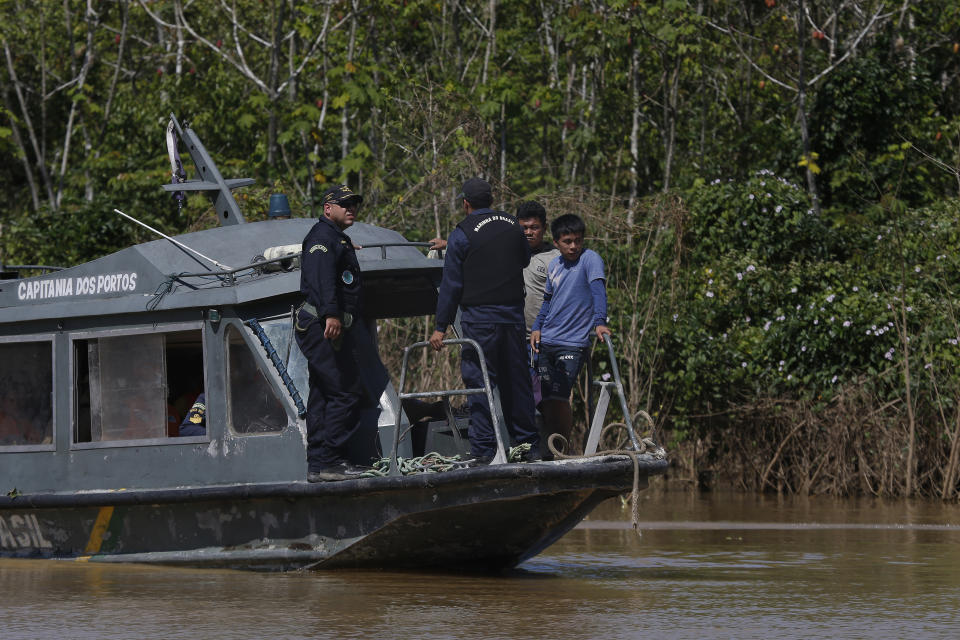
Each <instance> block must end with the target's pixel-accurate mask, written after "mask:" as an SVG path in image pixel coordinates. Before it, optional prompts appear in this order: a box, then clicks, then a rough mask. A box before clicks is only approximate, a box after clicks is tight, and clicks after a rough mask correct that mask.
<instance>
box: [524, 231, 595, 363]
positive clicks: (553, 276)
mask: <svg viewBox="0 0 960 640" xmlns="http://www.w3.org/2000/svg"><path fill="white" fill-rule="evenodd" d="M605 279H606V278H605V276H604V273H603V258H601V257H600V255H599V254H598V253H597V252H596V251H593V250H592V249H584V251H583V253H581V254H580V257H579V258H577V260H576V262H568V261H567V260H565V259H564V258H563V256H557V257H556V258H554V259H553V260H552V261H551V262H550V266H548V267H547V286H546V288H545V291H544V297H545V298H548V299H549V302H545V303H544V307H545V309H546V312H547V313H546V315H544V314H543V309H542V310H541V313H540V316H538V317H537V321H536V323H534V326H533V328H534V329H539V330H540V341H541V342H543V343H544V344H551V345H560V346H565V347H587V346H589V345H590V333H591V331H593V328H594V327H596V326H597V325H598V324H604V323H606V308H603V309H602V310H601V309H598V308H597V306H598V305H596V304H595V303H594V296H593V294H592V293H591V286H590V285H591V283H592V282H595V281H597V280H599V281H600V283H599V284H602V282H603V281H604V280H605ZM603 302H604V303H605V302H606V300H604V301H603ZM603 306H604V307H606V305H605V304H604V305H603Z"/></svg>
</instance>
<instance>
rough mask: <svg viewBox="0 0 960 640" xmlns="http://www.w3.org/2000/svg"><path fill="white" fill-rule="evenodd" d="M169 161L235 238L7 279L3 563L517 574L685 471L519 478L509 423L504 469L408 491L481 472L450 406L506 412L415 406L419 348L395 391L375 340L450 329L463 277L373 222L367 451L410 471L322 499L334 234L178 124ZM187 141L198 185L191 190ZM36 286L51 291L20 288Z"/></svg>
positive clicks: (641, 469)
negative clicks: (323, 326)
mask: <svg viewBox="0 0 960 640" xmlns="http://www.w3.org/2000/svg"><path fill="white" fill-rule="evenodd" d="M167 143H168V150H169V152H170V157H171V166H172V170H173V175H174V180H173V183H172V184H169V185H164V188H165V189H167V190H168V191H171V192H172V193H174V194H175V195H178V196H180V197H182V195H183V194H184V193H185V192H187V191H201V192H205V193H206V194H207V195H209V197H210V199H211V201H212V202H213V205H214V206H215V208H216V212H217V215H218V217H219V219H220V223H221V225H220V226H219V227H218V228H214V229H209V230H205V231H198V232H195V233H188V234H184V235H180V236H177V237H175V238H169V237H166V236H164V237H163V238H159V239H157V240H154V241H151V242H146V243H143V244H139V245H136V246H133V247H130V248H127V249H124V250H122V251H118V252H116V253H114V254H112V255H109V256H106V257H103V258H100V259H97V260H93V261H91V262H88V263H85V264H82V265H79V266H75V267H71V268H68V269H57V268H53V267H38V266H29V265H28V266H22V267H9V266H7V267H2V266H0V274H2V279H0V557H27V558H59V559H73V560H78V561H90V562H142V563H162V564H171V565H190V566H219V567H233V568H245V569H265V570H285V569H298V568H328V567H344V566H349V567H468V568H469V567H473V568H480V569H496V568H505V567H511V566H514V565H516V564H518V563H520V562H522V561H524V560H525V559H527V558H530V557H532V556H534V555H536V554H537V553H539V552H540V551H541V550H543V549H544V548H546V547H547V546H548V545H550V544H551V543H553V542H554V541H556V540H557V539H559V538H560V537H561V536H562V535H563V534H564V533H566V532H567V531H569V530H570V529H571V528H572V527H574V526H575V525H576V524H577V523H579V522H580V521H581V520H582V519H583V518H584V517H585V516H586V515H587V514H588V513H589V512H590V511H591V510H592V509H593V508H594V507H595V506H596V505H597V504H598V503H599V502H601V501H603V500H605V499H607V498H610V497H612V496H617V495H620V494H623V493H624V492H627V491H630V490H631V488H632V489H633V490H634V491H636V490H637V489H638V488H643V487H645V486H646V484H647V477H648V476H650V475H655V474H659V473H663V472H664V471H665V469H666V466H667V462H666V460H665V459H664V456H663V453H662V450H656V451H644V450H645V448H646V447H645V445H644V444H643V443H642V442H638V441H637V439H636V437H635V436H634V435H633V432H632V430H631V432H630V435H631V440H632V443H633V446H632V450H631V451H630V452H625V453H623V454H615V455H596V454H595V455H592V456H584V457H581V458H576V459H563V460H557V461H553V462H538V463H512V462H509V461H508V460H507V451H508V450H509V446H508V445H509V442H508V441H507V440H506V436H505V434H504V429H503V428H502V418H501V419H500V421H498V424H497V427H496V428H497V436H498V452H497V456H496V458H495V459H494V461H493V463H492V464H490V465H484V466H477V467H467V466H466V465H459V464H457V463H455V462H454V463H452V464H450V465H447V467H448V468H449V470H446V471H443V472H419V473H404V471H405V470H404V469H402V467H403V464H402V463H403V462H404V460H405V459H406V460H409V459H410V458H411V457H415V456H416V455H418V454H420V453H423V451H421V450H420V449H424V448H425V449H426V450H428V451H438V452H440V453H443V454H447V455H450V456H453V455H454V454H458V453H459V454H465V453H466V448H467V445H465V438H464V437H463V435H464V434H465V430H466V428H468V425H467V424H466V423H467V419H466V418H464V417H462V416H455V415H454V413H453V411H451V410H450V407H449V402H448V398H449V397H451V396H454V395H465V394H469V393H486V394H488V397H489V398H490V399H491V400H492V401H493V404H494V406H497V405H498V403H497V401H496V395H495V390H494V389H491V388H490V385H489V384H487V385H486V387H485V388H484V389H453V390H441V391H410V392H406V393H404V392H403V386H404V377H405V368H406V362H407V357H408V356H409V353H410V351H411V350H412V349H418V348H423V347H425V346H426V344H425V343H418V344H416V345H411V347H408V348H407V350H406V351H405V352H404V357H403V361H404V370H402V371H400V372H392V373H393V375H391V372H389V371H387V369H386V367H385V366H384V365H383V362H382V360H381V358H380V356H379V353H378V345H377V339H376V330H375V323H376V321H377V320H378V319H385V318H398V317H406V316H422V315H429V314H432V313H433V311H434V310H435V305H436V298H437V285H438V283H439V280H440V276H441V270H442V262H441V261H439V260H436V259H429V258H427V257H426V256H425V255H424V254H423V246H424V244H425V243H410V242H406V241H405V240H404V238H403V237H402V236H401V235H400V234H398V233H396V232H394V231H391V230H388V229H383V228H378V227H375V226H372V225H369V224H364V223H361V222H358V223H356V224H355V225H353V226H352V227H351V228H350V229H349V231H348V233H349V235H350V237H351V238H352V239H353V240H354V242H355V244H356V245H358V246H361V247H362V248H361V249H360V250H358V252H357V255H358V258H359V262H360V267H361V270H362V273H363V279H364V291H365V309H364V311H365V317H364V318H363V319H362V320H360V321H358V322H356V323H355V325H354V327H353V328H352V329H351V330H352V331H355V332H357V335H358V340H357V343H358V344H359V346H358V350H357V354H356V355H357V358H358V360H359V361H360V363H361V368H362V371H363V376H364V381H363V382H364V386H365V390H366V395H367V398H368V401H367V403H366V407H365V409H364V412H363V418H362V425H361V429H360V430H359V433H358V435H357V437H356V438H355V441H354V442H353V443H352V448H353V451H352V454H353V457H354V461H355V462H367V463H369V461H370V460H371V459H373V458H379V457H380V456H381V455H382V454H387V455H388V456H389V458H390V464H389V472H387V473H386V474H385V475H382V476H376V477H363V478H359V479H355V480H348V481H343V482H330V483H317V484H308V483H307V482H306V481H305V477H306V428H305V424H304V420H303V414H304V401H305V397H306V394H307V393H308V382H307V366H306V361H305V359H304V357H303V355H302V354H301V353H300V351H299V349H298V348H297V345H296V341H295V340H294V335H293V331H294V329H293V318H292V311H293V309H294V307H295V306H296V305H298V304H299V303H300V302H301V296H300V273H299V260H298V254H299V249H300V243H301V242H302V239H303V237H304V236H305V235H306V233H307V231H308V230H309V229H310V228H311V226H312V225H313V224H314V220H312V219H304V218H291V219H286V220H268V221H264V222H252V223H247V222H245V221H244V219H243V216H242V214H241V212H240V210H239V208H238V206H237V204H236V201H235V200H234V198H233V195H232V193H231V191H232V189H236V188H238V187H242V186H245V185H249V184H252V183H253V181H252V180H248V179H233V180H226V179H224V178H223V177H222V176H221V175H220V172H219V171H218V170H217V167H216V166H215V164H214V163H213V161H212V159H211V158H210V156H209V154H208V153H207V151H206V150H205V148H204V147H203V145H202V144H201V143H200V140H199V138H198V137H197V135H196V134H195V132H194V131H193V130H192V129H190V128H189V127H188V126H182V127H181V125H180V123H179V122H178V121H177V120H176V118H174V117H173V116H171V119H170V125H169V126H168V129H167ZM180 144H185V145H186V148H187V149H188V151H189V154H190V157H191V159H192V161H193V164H194V165H195V166H196V171H197V176H198V178H196V179H193V180H188V179H186V173H185V171H184V170H183V167H182V165H181V164H180V160H179V152H178V146H179V145H180ZM118 214H122V215H126V214H125V213H123V212H119V211H118ZM158 234H159V232H158ZM161 235H162V234H161ZM30 269H33V270H34V271H33V272H34V273H35V272H37V271H39V272H40V273H41V274H40V275H35V276H33V277H21V275H22V274H23V273H24V272H30V271H29V270H30ZM449 342H450V343H451V344H453V345H458V344H459V345H462V344H463V343H464V341H461V340H457V339H454V340H451V341H449ZM608 344H609V343H608ZM610 347H611V354H612V345H610ZM398 377H399V380H400V383H399V385H398V386H395V385H394V383H393V380H395V379H397V378H398ZM603 384H605V385H606V386H603ZM603 384H602V385H601V386H602V388H601V394H600V400H599V402H598V410H597V414H598V417H597V418H595V419H594V422H593V425H592V429H591V437H590V440H589V443H588V452H590V453H594V452H595V451H596V443H597V440H598V436H599V425H601V424H602V421H603V418H602V414H603V413H604V412H605V410H606V403H607V402H609V398H610V397H611V394H610V391H611V390H613V391H614V392H615V391H617V390H619V391H621V402H622V387H620V386H619V378H617V380H616V388H615V389H614V388H613V387H611V385H613V384H614V383H610V382H608V383H603ZM201 392H202V393H203V394H204V396H205V406H206V413H205V416H203V419H202V422H201V420H200V418H199V417H198V416H197V414H196V413H194V414H193V417H194V421H195V422H198V423H201V424H203V426H204V427H205V433H204V434H203V435H194V436H180V435H179V427H180V424H179V422H180V420H181V417H182V416H183V414H184V413H185V412H186V411H187V410H188V409H189V408H190V406H191V404H192V403H193V402H194V400H195V398H196V397H197V394H198V393H201ZM425 399H432V400H434V401H437V403H439V404H442V405H443V407H444V408H445V410H444V411H443V416H445V418H441V419H429V418H428V419H425V420H415V422H416V424H414V425H412V426H411V423H410V420H409V419H408V414H410V416H411V417H413V416H412V413H413V412H412V411H410V407H411V406H412V405H411V402H412V403H413V404H417V401H418V400H419V401H422V400H425ZM421 404H422V402H421ZM625 406H626V405H625V404H624V408H625ZM404 407H407V409H408V410H407V411H405V410H404ZM625 413H628V412H625ZM416 427H418V428H419V431H418V428H416ZM418 432H419V434H420V437H419V441H418V438H417V437H416V436H417V434H418Z"/></svg>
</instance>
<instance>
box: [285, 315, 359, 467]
mask: <svg viewBox="0 0 960 640" xmlns="http://www.w3.org/2000/svg"><path fill="white" fill-rule="evenodd" d="M323 330H324V322H323V321H322V320H318V321H316V322H314V323H313V324H311V325H310V326H309V327H308V328H307V330H306V331H297V344H298V345H299V346H300V351H302V352H303V355H304V356H305V357H306V359H307V368H308V370H309V372H310V394H309V396H308V397H307V468H308V470H309V471H319V470H320V469H319V468H320V467H323V466H327V465H331V464H337V463H338V462H347V461H348V460H347V442H348V441H349V440H350V437H351V436H352V435H353V434H354V433H355V432H356V430H357V427H358V425H359V420H360V398H361V393H362V391H361V389H362V387H361V383H360V372H359V369H358V368H357V360H356V356H355V355H354V349H353V337H352V335H351V333H350V331H344V332H343V333H342V334H341V337H340V339H339V340H337V341H331V340H327V339H326V338H324V337H323Z"/></svg>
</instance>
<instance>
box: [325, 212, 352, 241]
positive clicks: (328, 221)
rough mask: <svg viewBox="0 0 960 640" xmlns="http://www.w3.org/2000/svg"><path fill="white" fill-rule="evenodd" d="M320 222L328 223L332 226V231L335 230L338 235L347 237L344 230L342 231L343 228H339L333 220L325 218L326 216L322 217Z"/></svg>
mask: <svg viewBox="0 0 960 640" xmlns="http://www.w3.org/2000/svg"><path fill="white" fill-rule="evenodd" d="M320 222H326V223H327V224H328V225H329V226H330V228H331V229H333V230H334V231H336V232H337V233H339V234H340V235H342V236H346V235H347V234H346V233H345V232H344V230H343V229H341V228H340V227H338V226H337V225H336V224H334V222H333V220H331V219H330V218H328V217H327V216H325V215H323V214H321V215H320Z"/></svg>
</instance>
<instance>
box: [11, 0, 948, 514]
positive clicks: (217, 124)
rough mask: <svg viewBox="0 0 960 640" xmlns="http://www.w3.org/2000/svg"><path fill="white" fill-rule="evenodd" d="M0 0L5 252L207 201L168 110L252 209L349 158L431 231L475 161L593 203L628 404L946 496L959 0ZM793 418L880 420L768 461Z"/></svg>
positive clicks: (106, 233)
mask: <svg viewBox="0 0 960 640" xmlns="http://www.w3.org/2000/svg"><path fill="white" fill-rule="evenodd" d="M234 8H235V9H236V14H234V13H232V11H233V9H234ZM0 17H2V18H3V20H2V21H0V45H2V48H3V52H2V54H3V55H2V64H0V96H2V102H0V155H2V157H3V162H2V164H0V191H2V193H3V196H4V198H3V201H4V203H5V205H4V207H3V210H2V212H0V261H3V262H6V263H31V264H38V263H52V264H74V263H77V262H81V261H83V260H88V259H90V258H92V257H96V256H99V255H102V254H104V253H107V252H109V251H112V250H115V249H117V248H120V247H123V246H126V245H127V244H129V243H131V242H136V241H140V240H143V239H146V238H147V236H146V235H145V232H143V231H142V230H140V229H138V228H134V227H132V226H131V225H129V224H128V223H125V222H124V221H123V220H122V219H120V218H118V217H117V216H116V215H115V214H114V213H112V209H113V208H114V207H119V208H121V209H123V210H125V211H127V212H128V213H131V214H133V215H135V216H137V217H138V218H141V219H143V220H144V221H146V222H148V223H149V224H152V225H154V226H157V227H159V228H161V229H163V230H165V231H167V232H171V233H175V232H180V231H185V230H188V229H195V228H200V227H203V226H207V225H212V224H216V222H215V216H214V215H213V214H212V212H211V211H210V209H209V203H208V201H207V200H205V199H204V198H203V197H202V196H192V197H191V198H190V199H189V200H188V201H187V204H186V206H185V207H184V209H183V210H182V211H180V210H178V209H177V208H176V206H175V205H174V203H173V201H172V200H171V199H170V197H169V195H167V194H165V193H164V192H163V191H161V189H160V188H159V185H160V184H161V183H163V182H168V181H169V179H170V168H169V164H168V161H167V158H166V152H165V149H164V146H163V133H164V127H165V125H166V122H167V119H168V116H169V114H170V113H174V114H176V115H177V116H178V118H180V119H181V121H186V122H189V124H190V125H191V126H192V127H193V128H194V129H195V130H196V131H197V132H198V134H199V135H200V137H201V139H202V140H203V141H204V144H205V145H206V147H207V149H208V150H209V151H210V152H211V154H212V155H213V156H214V158H215V159H216V161H217V163H218V165H219V166H220V169H221V171H222V172H223V173H224V175H225V176H226V177H253V178H256V179H257V182H258V186H256V187H253V188H247V189H245V190H243V191H242V192H241V193H239V194H238V200H239V202H240V206H241V208H242V209H243V210H244V212H245V215H246V216H247V217H248V219H254V220H255V219H261V218H262V217H264V216H265V211H266V207H267V202H268V195H269V194H270V193H273V192H277V191H283V192H285V193H287V194H288V195H289V196H290V200H291V203H292V204H294V208H295V210H296V211H297V212H299V213H300V214H301V215H311V214H314V213H315V210H314V209H313V207H312V201H313V199H314V197H315V196H316V194H317V193H319V192H320V191H322V189H324V188H325V187H326V186H328V185H329V184H331V183H335V182H339V181H349V182H350V183H351V185H353V186H354V187H355V188H356V189H358V190H359V191H361V192H362V193H364V195H365V196H366V200H365V209H364V212H363V215H364V216H365V219H367V220H368V221H371V222H374V223H378V224H382V225H386V226H391V227H395V228H398V229H400V230H402V231H403V232H404V234H405V235H406V236H407V237H408V238H410V239H413V240H424V239H428V238H431V237H433V236H434V235H436V234H446V233H447V232H448V231H449V229H450V228H451V227H452V225H453V224H454V222H455V221H456V219H457V217H458V215H459V213H458V211H457V210H456V208H455V207H453V206H452V203H453V198H454V195H455V194H456V192H457V189H458V186H459V183H460V181H461V180H462V179H463V178H465V177H469V176H471V175H477V174H481V175H485V176H487V177H488V178H489V179H490V180H491V181H492V182H493V183H494V184H495V187H496V189H497V192H498V194H499V198H500V203H501V204H502V205H503V206H504V207H506V208H509V207H512V206H513V205H514V204H515V203H516V202H517V201H519V200H520V199H524V198H538V199H540V200H541V201H543V202H544V203H545V204H546V205H547V208H548V211H549V212H550V214H551V215H554V214H557V213H562V212H566V211H574V212H580V213H582V214H583V215H584V216H585V217H587V218H588V224H589V228H590V230H591V239H590V242H591V243H592V246H594V247H595V248H597V249H598V250H600V252H601V253H602V254H603V255H604V257H605V258H606V260H607V262H608V266H609V272H610V280H609V288H610V299H611V310H612V315H613V316H614V319H613V327H614V329H615V331H616V332H617V333H616V338H617V340H618V344H619V345H620V346H621V348H622V350H623V351H624V360H625V362H624V363H622V365H621V366H622V368H623V370H624V374H625V376H626V378H627V382H628V386H629V389H630V396H631V403H632V405H633V406H635V407H637V408H645V409H647V410H648V411H650V413H651V414H652V415H654V416H655V418H656V420H657V422H658V428H663V429H668V430H669V431H670V433H671V434H672V443H673V445H674V446H675V447H679V448H680V449H681V450H682V448H683V447H684V446H685V445H686V444H690V443H704V442H706V443H707V444H706V445H703V446H707V447H708V448H709V447H713V449H712V451H713V452H714V454H717V453H719V452H722V451H723V446H722V445H720V444H717V442H718V441H719V440H720V439H724V438H729V437H730V436H731V435H732V434H739V436H738V437H742V438H743V439H744V441H747V440H749V441H750V442H752V443H754V445H755V446H754V449H755V450H756V451H759V452H761V453H760V454H758V455H760V456H761V457H763V456H766V457H765V458H763V460H753V459H751V458H750V456H747V455H744V456H742V458H737V460H739V462H738V463H737V464H739V465H740V467H739V468H740V469H742V474H741V476H740V477H741V478H742V480H741V482H742V484H744V485H750V486H774V487H776V488H778V489H785V490H807V491H873V492H878V493H902V492H907V493H912V492H915V491H923V492H927V493H931V494H932V493H936V494H938V495H942V496H944V497H951V496H953V495H955V490H956V483H957V478H958V476H960V472H958V471H957V466H958V464H960V462H958V459H960V442H958V440H960V432H958V430H957V427H956V424H960V423H958V422H956V417H957V416H960V406H958V405H960V378H958V376H957V374H956V373H955V371H956V366H955V365H956V361H957V359H958V354H960V351H958V345H957V340H958V338H960V328H958V323H957V315H956V311H955V306H956V305H955V302H954V301H955V296H954V292H955V290H956V288H957V273H958V270H957V267H958V265H957V261H958V259H960V258H958V256H957V251H956V248H957V244H958V234H960V226H958V223H957V213H958V205H957V201H956V199H955V198H956V197H957V195H958V192H960V177H958V173H957V167H958V166H960V98H958V96H960V91H958V88H960V87H958V74H960V44H958V42H960V8H958V6H957V4H956V3H955V2H950V1H947V0H928V1H924V2H919V0H907V1H906V2H903V1H902V0H898V1H897V2H893V1H892V0H887V1H884V0H854V1H853V2H847V3H839V4H838V3H827V2H814V1H811V0H805V1H801V0H762V1H760V0H710V1H708V2H694V1H684V0H661V1H659V2H638V1H630V0H606V1H601V0H592V1H591V0H561V1H556V2H553V1H546V0H486V1H485V2H480V1H479V0H467V1H464V0H365V1H364V2H359V0H326V1H324V0H314V1H311V2H302V1H299V0H256V1H254V0H236V1H235V2H231V3H217V2H183V1H181V0H154V1H151V2H133V1H127V0H116V1H113V2H94V1H92V0H91V1H90V2H81V1H79V0H67V1H66V2H58V3H52V2H49V3H48V2H42V3H32V2H25V1H23V0H0ZM187 169H188V172H190V173H191V177H192V171H193V167H192V166H188V167H187ZM601 360H602V359H601V358H599V356H598V357H597V366H600V367H602V366H605V365H603V363H602V362H601ZM908 391H909V393H908ZM771 407H773V408H772V409H771ZM791 407H792V409H791ZM781 422H783V423H784V424H797V423H799V424H805V425H807V427H808V428H809V434H808V435H809V439H810V441H811V442H812V441H817V440H818V439H819V440H823V439H824V433H825V432H823V431H822V430H827V431H829V433H828V434H827V435H831V434H835V433H839V431H841V429H839V427H840V426H843V428H844V429H845V428H847V426H848V425H849V424H857V425H861V426H862V429H861V430H860V431H857V432H856V433H857V435H856V438H853V439H852V440H849V441H844V442H847V443H848V444H849V442H855V443H856V446H855V447H854V445H849V446H850V447H853V448H851V449H849V450H847V449H844V447H846V446H847V445H846V444H844V445H840V444H838V445H837V447H838V448H837V452H836V455H835V458H836V460H838V461H840V462H838V464H837V467H836V468H837V472H836V473H835V474H834V475H833V476H832V477H833V478H834V480H833V481H832V484H823V483H822V482H820V480H819V479H818V478H822V475H823V472H822V471H818V472H817V473H814V472H813V471H809V473H808V472H807V471H804V472H803V473H807V476H806V479H802V480H799V481H798V480H796V479H795V478H794V479H791V476H790V473H788V472H782V473H781V474H780V476H779V477H778V479H777V480H776V482H774V481H773V480H772V478H773V476H774V475H776V473H777V472H776V468H778V467H776V465H778V464H779V465H781V466H782V465H784V464H786V465H792V466H791V468H792V469H794V470H797V469H806V467H804V464H806V463H805V462H803V459H802V455H800V454H799V453H798V454H797V455H798V456H799V457H797V458H790V455H792V454H791V453H790V447H789V446H786V443H787V442H788V441H790V442H791V443H792V442H794V441H796V440H797V439H798V438H799V436H797V435H795V434H794V432H793V431H791V430H790V429H791V428H792V427H790V428H788V429H787V430H786V431H783V430H782V429H781V428H780V426H778V425H780V423H781ZM916 425H919V427H917V426H916ZM830 429H833V431H830ZM855 431H856V430H855ZM858 438H859V439H858ZM711 442H712V443H713V444H710V443H711ZM864 443H871V444H869V446H868V444H864ZM691 446H693V445H692V444H691ZM700 446H701V444H696V446H695V447H694V449H695V448H696V447H700ZM791 446H792V444H791ZM798 446H799V443H798ZM854 449H856V453H855V454H854V453H851V451H854ZM864 451H867V452H870V451H872V452H873V453H871V454H870V456H873V457H870V456H868V459H865V460H861V459H860V458H859V456H860V454H861V453H863V452H864ZM763 452H766V453H763ZM774 452H775V454H774ZM889 452H893V453H889ZM699 455H700V454H698V453H696V451H694V453H693V454H691V456H690V462H689V464H688V465H687V466H688V467H690V470H691V472H692V471H696V468H697V467H698V465H699V466H702V465H704V464H706V465H710V464H712V463H711V462H710V459H711V458H710V456H709V455H707V456H705V457H703V458H698V456H699ZM734 458H736V456H734ZM728 460H729V458H728ZM704 461H706V462H704ZM878 461H882V464H881V462H878ZM775 463H776V464H775ZM844 465H847V466H846V467H845V466H844ZM734 466H736V465H734ZM843 468H853V469H855V471H854V472H852V473H851V474H849V477H847V476H845V475H844V474H843V473H842V472H841V469H843ZM881 468H882V471H879V470H878V469H881ZM798 473H799V472H798ZM818 473H819V474H820V475H819V476H818ZM750 477H753V478H755V479H756V478H759V480H750V479H749V478H750ZM851 478H859V480H856V481H855V480H854V479H851ZM818 482H820V484H818Z"/></svg>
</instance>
